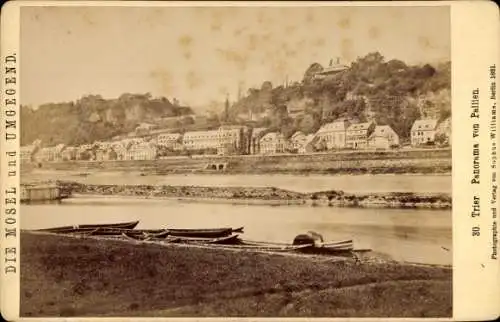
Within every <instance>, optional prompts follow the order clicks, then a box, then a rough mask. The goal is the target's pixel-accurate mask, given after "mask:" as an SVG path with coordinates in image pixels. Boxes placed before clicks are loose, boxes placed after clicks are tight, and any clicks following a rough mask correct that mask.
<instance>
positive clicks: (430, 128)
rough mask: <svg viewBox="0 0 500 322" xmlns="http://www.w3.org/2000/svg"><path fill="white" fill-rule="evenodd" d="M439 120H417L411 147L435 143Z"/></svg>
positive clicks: (412, 130)
mask: <svg viewBox="0 0 500 322" xmlns="http://www.w3.org/2000/svg"><path fill="white" fill-rule="evenodd" d="M436 126H437V120H435V119H425V120H416V121H415V123H413V126H412V127H411V145H413V146H417V145H422V144H427V143H431V142H434V140H435V138H436Z"/></svg>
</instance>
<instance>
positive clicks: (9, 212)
mask: <svg viewBox="0 0 500 322" xmlns="http://www.w3.org/2000/svg"><path fill="white" fill-rule="evenodd" d="M4 62H5V76H4V80H3V81H4V102H3V103H4V109H3V110H4V118H5V137H4V138H3V139H4V140H5V142H4V143H5V144H4V147H6V150H5V151H4V153H5V156H4V158H2V160H4V164H2V168H3V169H4V173H5V174H6V177H3V178H2V180H5V183H6V184H7V185H5V186H4V187H5V191H4V193H5V194H4V206H5V207H4V220H3V222H4V229H5V230H4V234H5V236H4V239H5V241H9V240H11V239H16V237H17V224H18V220H17V205H18V202H19V198H18V190H17V189H16V187H17V182H18V175H19V174H18V173H17V155H16V154H17V153H16V151H17V149H16V150H13V149H11V146H16V145H18V142H17V141H18V137H17V114H18V106H19V105H18V104H19V102H18V99H17V95H18V93H17V58H16V54H15V53H14V54H11V55H8V56H6V57H5V58H4ZM6 244H8V243H7V242H6ZM4 247H5V246H4ZM4 252H5V256H4V260H5V263H4V264H5V265H4V270H5V274H9V273H16V266H15V264H16V262H17V253H18V252H17V248H16V247H15V246H14V247H12V246H6V247H5V248H4Z"/></svg>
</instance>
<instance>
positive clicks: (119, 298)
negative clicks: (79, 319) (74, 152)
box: [21, 233, 452, 317]
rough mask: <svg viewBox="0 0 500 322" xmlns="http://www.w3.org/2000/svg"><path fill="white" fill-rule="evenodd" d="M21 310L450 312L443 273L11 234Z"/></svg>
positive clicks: (268, 313)
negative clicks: (17, 239) (17, 247)
mask: <svg viewBox="0 0 500 322" xmlns="http://www.w3.org/2000/svg"><path fill="white" fill-rule="evenodd" d="M21 256H22V265H21V316H37V317H40V316H66V317H70V316H104V315H107V316H282V317H284V316H287V317H293V316H339V317H346V316H372V317H374V316H378V317H386V316H391V317H403V316H405V317H411V316H414V317H421V316H433V317H438V316H439V317H449V316H451V306H452V304H451V295H452V285H451V275H452V272H451V269H448V268H438V267H422V266H414V265H403V264H394V263H370V264H368V263H367V264H362V265H358V264H355V263H353V262H351V261H342V262H334V261H332V260H329V259H318V258H314V257H292V256H280V255H272V254H262V253H260V254H259V253H251V252H230V251H224V250H217V249H208V250H207V249H198V248H193V249H189V250H188V249H186V248H182V247H178V246H167V247H165V246H160V245H152V244H147V245H146V244H131V243H127V242H123V241H111V240H96V239H78V238H68V237H63V236H54V235H40V234H31V233H22V235H21Z"/></svg>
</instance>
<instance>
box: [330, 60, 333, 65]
mask: <svg viewBox="0 0 500 322" xmlns="http://www.w3.org/2000/svg"><path fill="white" fill-rule="evenodd" d="M332 65H333V59H330V67H332Z"/></svg>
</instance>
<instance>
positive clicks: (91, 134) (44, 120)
mask: <svg viewBox="0 0 500 322" xmlns="http://www.w3.org/2000/svg"><path fill="white" fill-rule="evenodd" d="M192 113H193V111H192V110H191V108H189V107H184V106H179V105H178V104H177V102H175V101H174V102H173V103H172V102H170V101H169V100H168V99H166V98H164V97H160V98H152V97H151V95H150V94H148V93H147V94H128V93H127V94H123V95H121V96H120V97H119V98H117V99H103V98H102V97H101V96H99V95H88V96H84V97H82V98H81V99H79V100H77V101H76V102H66V103H49V104H43V105H41V106H40V107H39V108H38V109H36V110H35V109H32V108H30V107H27V106H23V107H22V108H21V120H22V122H21V124H22V126H21V144H22V145H25V144H30V143H31V142H33V141H34V140H36V139H41V140H42V144H43V145H45V146H51V145H56V144H59V143H64V144H67V145H79V144H85V143H92V142H94V141H96V140H107V139H110V138H112V137H113V136H115V135H120V134H125V133H128V132H130V131H133V130H134V129H135V127H136V126H137V125H138V124H139V123H141V122H147V123H153V124H155V123H157V122H158V120H159V119H161V118H162V117H175V116H182V115H188V114H192Z"/></svg>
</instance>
